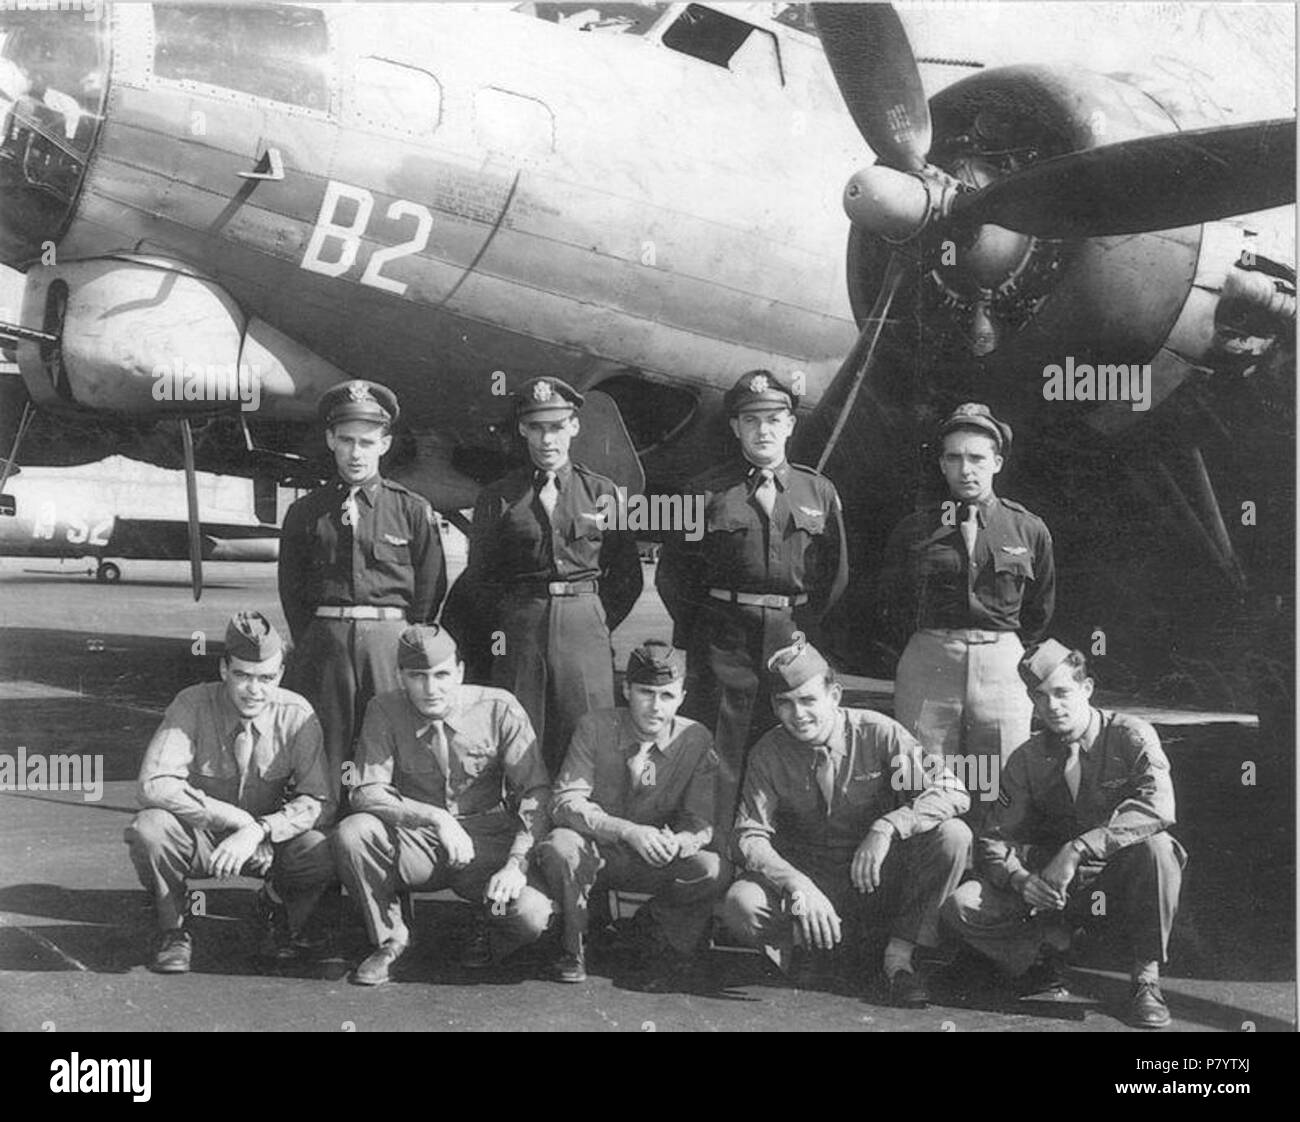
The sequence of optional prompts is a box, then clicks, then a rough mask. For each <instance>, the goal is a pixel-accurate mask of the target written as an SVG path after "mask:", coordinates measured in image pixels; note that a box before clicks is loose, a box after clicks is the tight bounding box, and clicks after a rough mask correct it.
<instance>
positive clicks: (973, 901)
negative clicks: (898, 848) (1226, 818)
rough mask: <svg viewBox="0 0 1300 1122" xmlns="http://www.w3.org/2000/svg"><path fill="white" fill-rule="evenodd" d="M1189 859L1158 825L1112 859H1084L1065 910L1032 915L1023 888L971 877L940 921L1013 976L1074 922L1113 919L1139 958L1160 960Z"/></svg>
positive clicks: (1035, 861)
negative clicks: (1054, 933) (1054, 934)
mask: <svg viewBox="0 0 1300 1122" xmlns="http://www.w3.org/2000/svg"><path fill="white" fill-rule="evenodd" d="M1049 850H1050V847H1035V848H1034V849H1031V850H1030V851H1029V852H1028V854H1027V856H1028V861H1027V862H1026V863H1027V864H1031V865H1032V867H1033V868H1034V870H1035V871H1037V870H1039V869H1041V868H1042V867H1043V866H1045V865H1046V864H1047V862H1048V861H1049V860H1051V858H1052V857H1053V856H1054V855H1055V850H1050V851H1049ZM1186 864H1187V851H1186V850H1185V849H1183V847H1182V845H1181V844H1179V842H1178V840H1177V839H1176V838H1175V837H1173V835H1171V834H1169V833H1166V832H1164V831H1161V832H1160V833H1158V834H1152V835H1151V836H1150V837H1147V838H1143V839H1142V840H1141V841H1139V842H1136V843H1135V844H1133V845H1130V846H1127V847H1126V848H1124V849H1121V850H1120V851H1119V852H1118V853H1117V854H1115V855H1114V856H1113V857H1112V858H1111V859H1110V860H1109V861H1084V862H1083V863H1081V864H1080V865H1079V869H1078V872H1077V873H1076V874H1075V878H1074V880H1072V881H1071V882H1070V885H1069V887H1068V889H1067V890H1066V891H1067V896H1068V899H1069V902H1068V903H1067V904H1066V906H1065V911H1064V914H1062V913H1061V912H1039V913H1038V914H1037V915H1035V916H1030V914H1029V913H1030V906H1029V905H1028V904H1027V903H1025V901H1024V898H1023V897H1022V896H1021V895H1020V893H1018V892H1013V891H1012V890H1011V889H1009V888H997V887H995V886H994V885H992V884H990V883H989V882H988V881H986V880H971V881H967V882H966V883H965V884H963V885H962V886H961V887H960V888H959V889H957V891H956V892H955V893H953V895H952V896H951V897H949V899H948V901H947V903H946V904H945V905H944V907H943V912H942V915H943V921H944V923H946V924H947V925H948V926H949V927H951V928H952V930H953V931H954V932H955V933H956V934H957V935H959V936H960V937H961V938H962V939H963V940H964V941H965V942H967V943H968V944H970V946H972V947H973V948H975V950H977V951H979V952H980V953H981V954H983V955H984V956H985V957H986V958H990V959H992V960H993V961H994V962H995V963H997V964H998V965H999V966H1001V967H1002V968H1003V969H1004V970H1005V971H1006V972H1007V973H1008V974H1010V975H1012V976H1013V977H1015V976H1017V975H1020V974H1023V973H1024V972H1025V971H1026V970H1028V969H1029V967H1030V966H1032V965H1033V964H1034V962H1035V960H1036V959H1037V958H1038V955H1039V952H1040V950H1041V949H1042V947H1043V945H1044V943H1047V942H1049V941H1050V936H1051V933H1052V931H1053V929H1054V928H1055V929H1056V930H1057V931H1063V932H1065V933H1066V934H1067V935H1068V933H1069V931H1070V929H1071V928H1073V927H1075V926H1083V927H1108V926H1110V925H1117V926H1118V929H1119V930H1120V931H1121V932H1122V933H1123V934H1124V936H1125V937H1126V938H1127V940H1128V942H1129V945H1130V947H1131V949H1132V951H1133V957H1134V959H1135V960H1136V961H1141V962H1152V961H1154V962H1164V961H1165V959H1166V958H1167V957H1168V951H1169V932H1170V930H1171V929H1172V928H1173V925H1174V916H1175V915H1177V913H1178V894H1179V891H1180V889H1181V887H1182V883H1183V867H1184V866H1185V865H1186Z"/></svg>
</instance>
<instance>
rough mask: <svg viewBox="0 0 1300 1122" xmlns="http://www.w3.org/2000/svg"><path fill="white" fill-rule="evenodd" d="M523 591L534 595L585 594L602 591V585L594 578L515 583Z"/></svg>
mask: <svg viewBox="0 0 1300 1122" xmlns="http://www.w3.org/2000/svg"><path fill="white" fill-rule="evenodd" d="M515 588H516V589H518V590H519V591H521V592H531V593H532V594H533V595H534V596H542V595H546V596H584V595H587V594H588V593H594V592H599V591H600V585H599V584H598V583H597V582H596V581H594V580H575V581H567V580H553V581H548V582H547V583H546V584H542V583H541V582H540V581H539V582H537V583H533V582H531V581H524V582H522V583H520V584H517V585H515Z"/></svg>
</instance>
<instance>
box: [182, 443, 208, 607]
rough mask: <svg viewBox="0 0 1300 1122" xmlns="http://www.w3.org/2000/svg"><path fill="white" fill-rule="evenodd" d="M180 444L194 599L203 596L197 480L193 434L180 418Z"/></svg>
mask: <svg viewBox="0 0 1300 1122" xmlns="http://www.w3.org/2000/svg"><path fill="white" fill-rule="evenodd" d="M180 426H181V444H182V446H183V447H184V450H185V508H186V514H187V516H188V518H187V520H188V523H189V545H190V587H191V588H193V589H194V599H195V600H198V599H199V598H200V597H201V596H202V595H203V546H202V544H201V540H200V530H199V479H198V474H197V473H196V472H195V470H194V433H193V432H192V431H191V430H190V422H189V419H188V418H182V419H181V421H180Z"/></svg>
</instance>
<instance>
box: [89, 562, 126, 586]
mask: <svg viewBox="0 0 1300 1122" xmlns="http://www.w3.org/2000/svg"><path fill="white" fill-rule="evenodd" d="M95 579H96V580H97V581H99V583H100V584H117V582H118V581H120V580H121V579H122V570H121V569H119V568H118V567H117V566H116V565H114V564H113V562H112V561H101V562H100V563H99V568H98V569H96V570H95Z"/></svg>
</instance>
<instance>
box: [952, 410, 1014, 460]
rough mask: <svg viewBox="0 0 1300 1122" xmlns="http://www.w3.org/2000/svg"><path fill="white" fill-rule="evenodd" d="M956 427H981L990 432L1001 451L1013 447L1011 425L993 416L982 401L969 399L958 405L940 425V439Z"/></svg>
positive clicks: (980, 428)
mask: <svg viewBox="0 0 1300 1122" xmlns="http://www.w3.org/2000/svg"><path fill="white" fill-rule="evenodd" d="M954 429H979V430H980V431H981V432H986V433H988V434H989V436H991V437H992V438H993V439H994V441H996V442H997V446H998V452H999V453H1002V452H1006V451H1008V450H1009V449H1010V448H1011V426H1010V425H1009V424H1007V423H1006V422H1005V421H999V420H998V419H997V418H996V417H995V416H993V411H992V410H991V409H989V407H988V406H987V405H984V404H982V403H981V402H978V401H967V402H965V403H963V404H962V405H959V406H957V408H956V409H954V410H953V411H952V415H951V416H950V417H949V418H948V419H947V420H946V421H944V423H943V424H942V425H941V426H940V428H939V439H940V440H942V439H943V438H944V437H945V436H947V435H948V434H949V433H950V432H952V431H953V430H954Z"/></svg>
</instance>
